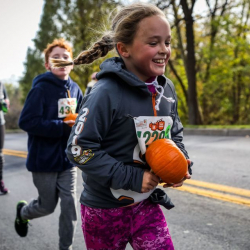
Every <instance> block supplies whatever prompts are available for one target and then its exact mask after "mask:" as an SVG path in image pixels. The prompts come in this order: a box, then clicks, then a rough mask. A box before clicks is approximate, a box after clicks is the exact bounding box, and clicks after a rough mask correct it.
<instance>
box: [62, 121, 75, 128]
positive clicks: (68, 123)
mask: <svg viewBox="0 0 250 250" xmlns="http://www.w3.org/2000/svg"><path fill="white" fill-rule="evenodd" d="M64 123H66V124H67V125H69V126H70V127H72V126H73V125H74V124H75V121H74V120H68V121H64Z"/></svg>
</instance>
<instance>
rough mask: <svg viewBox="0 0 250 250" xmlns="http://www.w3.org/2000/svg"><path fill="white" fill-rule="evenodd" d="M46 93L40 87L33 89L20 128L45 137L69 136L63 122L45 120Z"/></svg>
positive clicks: (22, 114)
mask: <svg viewBox="0 0 250 250" xmlns="http://www.w3.org/2000/svg"><path fill="white" fill-rule="evenodd" d="M44 105H45V100H44V93H43V90H42V89H40V88H38V87H33V88H32V89H31V90H30V92H29V94H28V96H27V99H26V101H25V104H24V107H23V110H22V112H21V115H20V118H19V127H20V128H21V129H23V130H24V131H26V132H28V133H30V134H32V135H36V136H43V137H54V138H56V137H62V136H67V135H69V132H70V131H67V129H64V125H63V124H64V123H63V121H62V120H59V119H55V120H46V119H44V116H43V113H44Z"/></svg>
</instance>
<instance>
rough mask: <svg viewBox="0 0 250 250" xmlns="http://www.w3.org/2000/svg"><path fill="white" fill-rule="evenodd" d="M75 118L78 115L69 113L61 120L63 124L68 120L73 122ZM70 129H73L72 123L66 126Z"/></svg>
mask: <svg viewBox="0 0 250 250" xmlns="http://www.w3.org/2000/svg"><path fill="white" fill-rule="evenodd" d="M77 116H78V113H75V114H72V113H70V114H69V115H67V116H66V117H65V118H64V119H63V121H64V122H65V121H70V120H73V121H75V120H76V118H77ZM68 125H69V126H70V127H73V125H74V124H73V123H69V124H68Z"/></svg>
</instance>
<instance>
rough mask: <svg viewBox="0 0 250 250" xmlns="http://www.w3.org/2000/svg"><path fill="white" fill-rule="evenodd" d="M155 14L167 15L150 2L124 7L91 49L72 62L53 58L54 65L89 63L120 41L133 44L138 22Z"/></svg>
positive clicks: (105, 53)
mask: <svg viewBox="0 0 250 250" xmlns="http://www.w3.org/2000/svg"><path fill="white" fill-rule="evenodd" d="M154 15H158V16H164V17H165V14H164V13H163V12H162V11H161V10H160V9H159V8H157V7H156V6H155V5H153V4H149V3H134V4H131V5H128V6H125V7H123V8H122V9H121V10H120V11H119V12H118V13H117V14H116V15H115V17H114V18H113V20H112V26H111V27H112V30H111V31H108V32H105V34H104V35H103V36H102V38H101V39H100V40H99V41H98V42H96V43H94V45H93V46H92V47H91V48H90V49H88V50H84V51H82V52H81V53H80V54H79V55H78V56H77V57H76V58H75V59H74V60H73V61H72V62H70V61H63V60H59V59H51V62H52V67H63V66H68V65H72V64H74V65H80V64H89V63H92V62H93V61H95V60H96V59H98V58H99V57H103V56H105V55H107V53H108V52H109V51H111V50H113V49H114V48H115V46H116V44H117V43H118V42H122V43H124V44H132V42H133V40H134V37H135V34H136V32H137V27H138V23H139V22H140V21H141V20H142V19H144V18H146V17H150V16H154Z"/></svg>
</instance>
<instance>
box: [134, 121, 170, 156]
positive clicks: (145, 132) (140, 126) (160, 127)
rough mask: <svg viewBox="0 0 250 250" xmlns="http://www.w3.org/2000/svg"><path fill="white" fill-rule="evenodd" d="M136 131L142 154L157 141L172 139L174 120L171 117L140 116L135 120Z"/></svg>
mask: <svg viewBox="0 0 250 250" xmlns="http://www.w3.org/2000/svg"><path fill="white" fill-rule="evenodd" d="M134 122H135V129H136V134H137V139H138V144H139V148H140V151H141V154H142V155H143V154H145V152H146V146H147V145H149V144H150V143H152V142H153V141H155V140H157V139H163V138H168V139H171V132H170V131H171V127H172V125H173V120H172V118H171V117H170V116H139V117H136V118H134Z"/></svg>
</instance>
